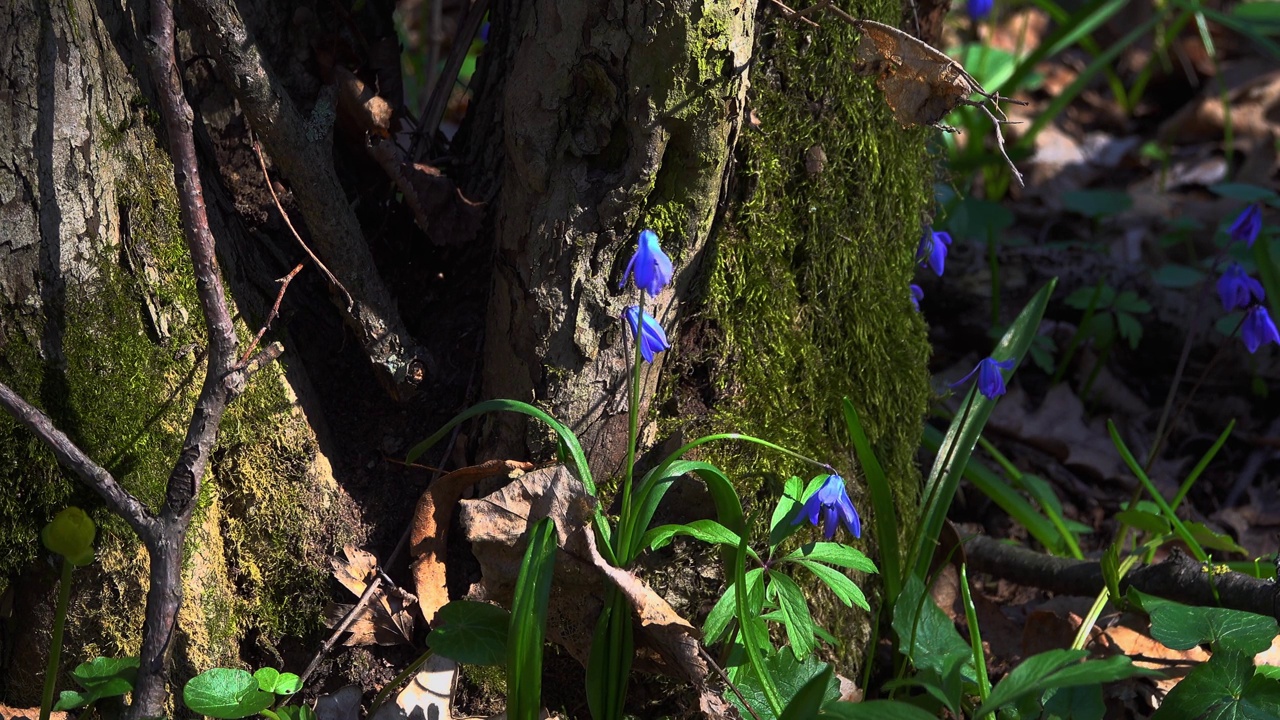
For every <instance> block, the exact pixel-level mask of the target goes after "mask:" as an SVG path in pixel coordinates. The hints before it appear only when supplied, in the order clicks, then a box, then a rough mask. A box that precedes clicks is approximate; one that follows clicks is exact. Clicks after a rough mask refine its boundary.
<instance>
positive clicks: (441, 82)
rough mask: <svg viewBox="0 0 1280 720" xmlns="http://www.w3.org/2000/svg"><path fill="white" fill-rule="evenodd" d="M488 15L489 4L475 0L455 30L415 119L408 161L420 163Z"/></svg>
mask: <svg viewBox="0 0 1280 720" xmlns="http://www.w3.org/2000/svg"><path fill="white" fill-rule="evenodd" d="M488 11H489V0H476V1H475V2H474V3H472V4H471V7H470V8H469V9H468V10H467V16H466V17H465V18H464V19H463V20H462V25H460V26H459V27H458V34H457V35H456V36H454V38H453V47H452V48H450V49H449V59H448V61H446V62H445V64H444V70H443V71H441V73H440V77H438V78H436V85H435V87H434V88H432V89H431V95H430V96H428V97H427V102H426V104H424V105H423V106H422V112H421V113H419V115H418V136H417V137H416V138H415V139H414V141H413V147H412V148H410V149H409V157H411V158H413V160H414V162H422V158H423V156H424V155H425V154H426V151H427V148H429V147H431V141H432V140H433V139H434V138H435V134H436V128H438V127H440V121H441V120H442V119H443V118H444V110H445V108H446V107H447V106H448V104H449V95H450V94H452V92H453V85H454V83H456V82H457V81H458V73H459V72H460V71H461V70H462V63H463V62H465V61H466V59H467V51H468V50H469V49H470V48H471V39H472V38H474V37H475V36H476V33H477V32H479V31H480V23H481V21H483V20H484V14H485V13H486V12H488ZM424 139H425V142H424Z"/></svg>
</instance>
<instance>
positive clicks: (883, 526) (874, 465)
mask: <svg viewBox="0 0 1280 720" xmlns="http://www.w3.org/2000/svg"><path fill="white" fill-rule="evenodd" d="M843 406H844V422H845V427H847V428H848V430H849V439H850V441H852V443H853V451H854V454H856V455H857V456H858V465H859V466H860V467H861V468H862V474H863V475H864V476H865V477H866V479H867V489H868V490H869V491H870V493H871V511H872V512H873V513H875V526H874V528H875V533H876V543H877V544H878V545H879V546H880V564H881V565H882V566H883V567H884V589H885V604H886V605H889V606H892V605H893V603H894V601H895V600H896V599H897V597H898V593H899V592H901V591H902V548H901V547H900V544H899V541H898V528H899V527H900V524H899V522H898V510H897V506H896V505H895V504H894V501H893V487H892V486H890V484H889V478H888V476H886V475H885V473H884V467H882V466H881V465H880V460H879V459H877V458H876V454H875V451H874V450H873V449H872V448H871V441H870V440H868V439H867V433H866V431H865V430H864V429H863V427H862V420H861V418H859V417H858V411H857V410H856V409H855V408H854V406H853V402H852V401H851V400H849V398H845V399H844V403H843Z"/></svg>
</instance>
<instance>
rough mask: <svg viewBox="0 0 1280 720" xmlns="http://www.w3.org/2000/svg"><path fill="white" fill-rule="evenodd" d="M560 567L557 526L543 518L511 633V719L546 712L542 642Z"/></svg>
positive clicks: (528, 555)
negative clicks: (554, 584)
mask: <svg viewBox="0 0 1280 720" xmlns="http://www.w3.org/2000/svg"><path fill="white" fill-rule="evenodd" d="M555 567H556V525H555V522H554V521H552V519H551V518H549V517H548V518H542V519H541V520H539V521H538V522H537V524H535V525H534V526H533V529H532V530H531V531H530V532H529V546H528V547H527V548H525V551H524V562H522V563H521V564H520V576H519V577H518V578H517V579H516V587H515V592H514V597H513V598H512V601H511V628H510V630H508V631H507V717H509V718H512V720H537V718H538V714H539V712H540V710H541V708H542V639H543V633H544V631H545V629H546V625H547V601H548V600H549V598H550V597H551V576H552V574H553V573H554V572H555Z"/></svg>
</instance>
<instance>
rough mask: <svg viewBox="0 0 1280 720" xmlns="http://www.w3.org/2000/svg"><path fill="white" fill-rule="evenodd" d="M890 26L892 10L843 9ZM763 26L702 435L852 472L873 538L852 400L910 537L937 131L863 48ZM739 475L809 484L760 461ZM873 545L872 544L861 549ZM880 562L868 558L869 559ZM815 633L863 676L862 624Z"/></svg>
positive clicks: (836, 36)
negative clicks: (919, 259)
mask: <svg viewBox="0 0 1280 720" xmlns="http://www.w3.org/2000/svg"><path fill="white" fill-rule="evenodd" d="M845 9H846V10H848V11H849V12H851V13H853V14H854V15H855V16H857V17H867V18H872V19H878V20H881V21H886V22H890V23H894V22H895V21H896V19H897V18H896V14H897V12H898V9H899V4H898V3H897V2H868V3H863V4H861V5H860V6H857V7H848V6H845ZM819 20H820V23H821V28H813V27H810V26H807V25H804V24H802V23H797V22H788V21H785V20H782V19H780V18H778V17H777V16H776V15H774V16H771V17H770V18H769V19H766V20H764V21H763V22H765V23H767V28H762V29H761V30H760V32H759V33H758V34H759V36H760V38H761V43H760V48H759V50H758V52H757V58H756V64H755V67H754V68H753V74H752V93H751V97H750V107H751V109H752V110H753V111H754V112H755V114H756V117H758V119H759V126H758V127H757V128H755V129H754V130H751V131H748V132H745V133H744V135H743V139H742V142H741V143H740V149H741V152H742V157H743V165H742V170H741V172H740V174H739V178H738V181H739V183H741V185H740V186H741V188H742V190H741V193H740V195H741V198H742V202H741V204H740V205H739V206H738V207H737V208H736V211H735V212H733V213H732V215H731V219H730V222H729V223H728V226H727V228H726V231H725V232H724V233H722V234H721V235H720V236H719V239H718V243H717V246H716V255H715V257H716V262H715V269H714V270H713V272H712V273H711V279H710V288H709V293H708V300H707V309H708V313H707V314H708V316H709V317H710V318H711V320H712V321H713V323H714V327H715V328H716V329H717V330H718V332H719V333H720V334H721V336H722V338H723V342H724V347H723V349H722V350H721V355H720V356H719V358H718V359H717V361H716V362H715V363H714V365H715V369H716V370H717V372H716V373H715V375H714V382H715V384H716V390H717V391H718V392H717V395H718V398H719V402H718V403H717V405H716V407H715V412H714V414H713V415H712V419H711V420H710V421H709V422H708V425H712V426H714V427H715V428H716V429H718V430H721V431H724V430H737V431H741V432H746V433H750V434H753V435H758V436H760V437H764V438H768V439H770V440H773V441H775V442H779V443H782V444H785V445H787V446H789V447H793V448H796V449H798V450H801V451H803V452H806V453H810V454H812V455H814V456H815V457H817V458H819V459H823V460H825V461H827V462H830V463H831V464H833V465H834V466H836V468H837V469H838V470H841V471H844V473H845V477H846V481H847V484H848V486H849V491H850V495H851V497H852V498H853V500H854V503H855V505H856V506H857V507H858V509H859V511H860V512H861V513H862V516H863V519H864V527H866V528H869V527H871V525H870V524H871V523H874V522H875V520H876V518H874V517H873V516H872V515H871V513H870V507H869V503H868V502H867V492H866V485H865V482H864V481H863V480H862V478H861V477H860V474H859V473H857V472H855V470H856V467H857V465H856V462H855V461H854V459H853V456H852V453H851V451H850V449H849V448H850V445H849V440H848V437H847V433H846V431H845V429H844V420H843V416H842V413H841V410H840V402H841V399H842V398H843V397H845V396H847V397H849V398H850V399H851V400H852V401H853V403H854V405H855V406H856V408H857V410H858V413H859V415H860V417H861V419H862V422H863V424H864V426H865V428H866V430H867V434H868V436H869V438H870V440H871V442H872V444H873V446H874V448H875V451H876V453H877V456H878V458H879V460H880V462H881V464H882V465H883V466H884V469H885V472H886V474H887V476H888V478H889V480H890V482H891V483H894V490H895V497H896V499H897V505H898V513H899V517H900V518H901V519H902V529H903V530H904V531H905V530H906V529H907V528H909V527H910V526H911V524H912V523H911V519H912V518H913V517H915V514H916V503H917V497H918V488H919V472H918V470H917V469H916V467H915V465H914V462H913V458H914V454H915V450H916V448H917V447H918V444H919V438H920V431H921V422H922V418H923V416H924V413H925V411H926V402H927V399H928V396H929V384H928V373H927V359H928V353H929V346H928V342H927V338H926V332H925V326H924V323H923V321H922V320H921V318H920V316H919V315H918V314H917V313H916V312H915V311H914V309H913V307H912V305H911V302H910V299H909V294H908V290H907V286H908V284H909V283H910V280H911V277H912V274H913V272H914V270H915V261H914V256H915V250H916V246H917V244H918V242H919V238H920V234H921V227H922V221H923V219H924V218H925V216H926V214H927V213H928V212H929V210H930V194H931V186H932V179H933V175H934V173H933V169H932V160H931V159H930V158H929V156H928V155H927V152H926V140H927V138H928V133H930V132H932V131H931V130H925V129H919V128H915V129H909V130H906V129H902V128H900V127H899V126H898V125H897V123H896V122H894V121H893V120H892V118H891V116H890V113H889V110H888V108H887V107H886V106H885V105H884V102H883V99H882V97H881V95H880V93H879V91H878V90H877V89H876V88H875V87H874V86H873V84H872V81H871V79H869V78H862V77H858V76H856V75H854V73H853V72H852V59H853V57H854V52H853V47H854V45H855V43H856V42H857V38H858V35H857V31H856V30H854V29H853V28H852V27H851V26H849V25H848V24H846V23H844V22H841V21H840V20H838V19H837V18H835V17H834V16H831V15H826V16H823V17H820V18H819ZM721 459H722V461H723V462H726V463H728V464H730V465H731V466H732V467H735V468H737V469H739V470H744V471H748V470H755V471H759V470H762V469H767V470H772V471H775V472H778V473H781V474H783V475H784V476H785V475H787V474H791V473H795V472H801V471H802V469H800V468H796V467H795V466H794V463H790V462H785V463H784V462H779V460H780V459H779V458H776V457H768V456H764V455H760V454H757V453H750V454H748V455H746V456H741V455H738V456H734V455H730V456H728V457H725V456H724V455H721ZM869 540H870V538H869V537H868V535H864V536H863V541H864V542H867V541H869ZM873 556H874V553H873ZM815 594H816V596H817V597H818V598H820V599H822V601H823V604H824V605H825V606H826V612H824V613H822V614H821V615H820V618H821V619H822V620H824V621H825V622H826V623H827V627H828V629H830V630H832V632H833V633H834V634H835V635H836V637H839V638H842V639H844V640H846V641H847V645H846V646H845V647H844V648H841V649H840V652H841V654H842V655H844V656H845V659H846V660H848V661H851V662H856V657H855V656H856V655H858V654H861V653H862V652H863V650H864V646H865V638H866V631H867V628H868V626H867V623H866V618H865V617H860V615H861V613H851V612H850V611H848V610H845V609H844V608H843V606H840V605H839V604H838V603H837V604H835V605H831V602H832V599H831V598H830V596H829V594H824V593H822V592H820V591H819V592H816V593H815Z"/></svg>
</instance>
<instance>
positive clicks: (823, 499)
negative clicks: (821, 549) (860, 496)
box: [791, 473, 862, 540]
mask: <svg viewBox="0 0 1280 720" xmlns="http://www.w3.org/2000/svg"><path fill="white" fill-rule="evenodd" d="M801 520H808V521H809V524H811V525H813V526H815V527H817V526H821V527H822V535H823V537H825V538H826V539H828V540H830V539H832V538H834V537H835V536H836V528H837V527H838V526H839V525H842V524H843V525H844V526H845V529H846V530H848V531H849V533H850V534H851V535H853V536H854V537H862V519H861V518H859V517H858V511H857V510H856V509H855V508H854V507H853V501H851V500H850V499H849V492H848V491H847V490H846V489H845V487H844V478H842V477H840V476H839V475H836V474H835V473H832V474H830V475H828V476H827V477H826V479H825V480H823V481H822V484H821V485H819V486H818V489H817V490H816V491H815V492H814V493H813V494H812V495H810V496H809V498H808V499H807V500H805V502H804V505H803V506H802V507H801V509H800V513H799V514H798V515H797V516H796V518H795V519H794V520H792V521H791V524H792V525H796V524H799V522H800V521H801Z"/></svg>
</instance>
